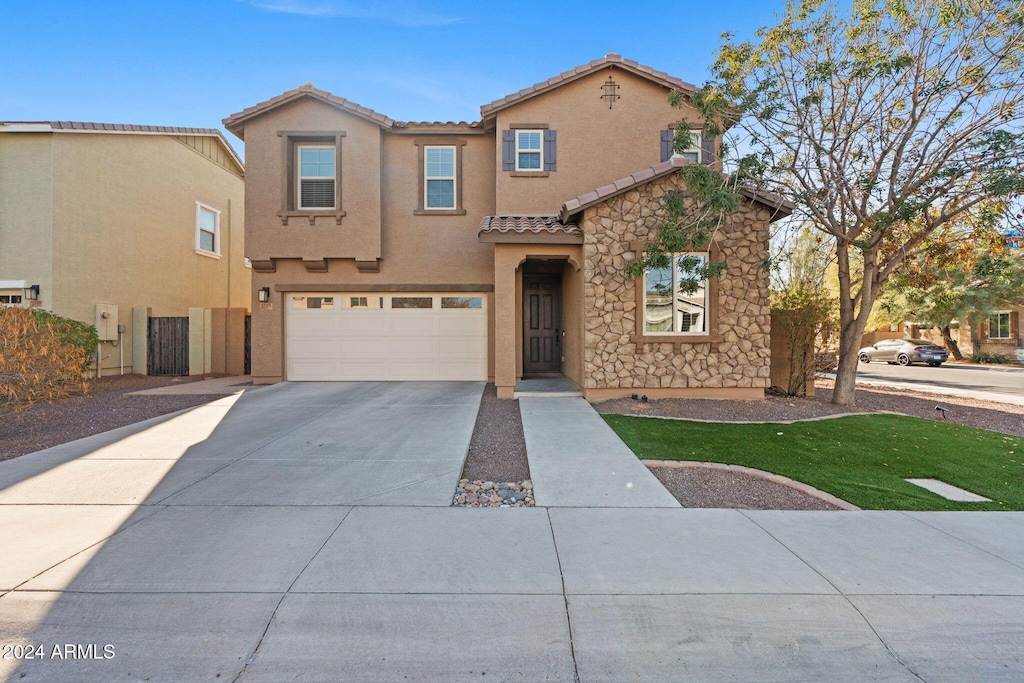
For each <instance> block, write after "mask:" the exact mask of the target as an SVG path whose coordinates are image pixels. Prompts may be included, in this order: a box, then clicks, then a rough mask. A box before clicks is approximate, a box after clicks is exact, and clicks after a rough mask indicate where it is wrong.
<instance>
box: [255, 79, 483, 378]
mask: <svg viewBox="0 0 1024 683" xmlns="http://www.w3.org/2000/svg"><path fill="white" fill-rule="evenodd" d="M280 130H291V131H297V130H298V131H307V130H324V131H326V130H344V131H346V135H345V138H344V140H343V142H342V146H343V149H344V151H343V154H342V158H343V162H342V186H341V187H342V189H341V200H342V207H343V208H344V210H345V211H346V216H345V217H344V218H343V219H342V224H341V225H340V226H338V225H337V224H336V222H335V219H334V218H333V217H329V218H326V219H325V218H317V219H316V225H315V226H312V227H311V226H310V225H309V222H308V220H307V219H304V218H300V219H296V218H290V219H289V224H288V225H286V226H285V225H282V223H281V220H280V218H279V217H278V212H279V211H280V208H281V203H282V193H283V191H284V187H285V185H284V174H285V172H286V169H285V166H284V163H283V159H284V155H283V152H282V147H281V145H282V144H283V143H282V141H281V138H280V137H279V136H278V135H277V131H280ZM245 140H246V155H247V157H246V158H247V164H248V167H249V169H250V171H249V173H248V178H247V182H248V183H249V185H248V187H247V191H248V192H247V198H246V201H247V207H248V209H247V214H246V215H247V216H248V223H247V227H246V230H247V249H249V251H248V254H247V255H248V256H250V257H251V258H253V259H254V260H269V259H274V262H275V269H274V272H256V273H254V278H253V282H252V297H253V300H254V301H255V299H256V291H257V290H259V289H260V288H261V287H269V288H270V289H271V290H272V292H273V294H272V301H271V302H269V303H271V304H272V305H271V306H270V307H266V306H260V305H259V304H254V307H253V308H254V310H253V321H252V324H253V328H252V329H253V340H254V342H253V349H252V373H253V377H254V381H258V382H274V381H278V380H280V379H285V370H284V367H285V366H284V358H285V356H286V354H287V349H286V348H285V330H284V325H285V310H284V307H283V306H282V305H281V302H282V292H288V291H314V292H315V291H364V290H365V288H374V287H376V288H386V287H398V286H400V287H403V288H406V289H408V288H410V287H416V288H418V289H420V290H421V291H444V290H445V288H456V287H461V288H464V291H479V292H483V293H485V294H486V295H487V296H488V297H490V293H491V291H492V289H493V285H494V275H493V273H494V271H493V247H492V245H491V244H487V243H482V242H480V240H479V239H477V231H478V229H479V224H480V219H481V218H482V217H483V216H485V215H489V214H491V213H493V211H494V184H493V177H494V160H493V154H492V152H493V135H481V134H479V133H474V132H468V133H467V131H461V132H460V131H454V132H440V133H436V134H431V133H422V134H415V135H412V134H391V133H385V132H382V131H381V129H380V128H379V127H378V126H377V125H376V124H371V123H369V122H367V121H364V120H363V119H360V118H358V117H355V116H352V115H350V114H347V113H344V112H341V111H339V110H337V109H335V108H333V107H330V106H328V105H325V104H323V103H321V102H319V101H312V100H308V99H307V100H304V101H300V102H296V103H292V104H289V105H287V106H284V107H281V108H279V109H275V110H272V111H270V112H268V113H267V114H265V115H264V116H261V117H257V118H256V119H254V120H251V121H249V122H247V123H246V127H245ZM417 143H420V144H421V145H422V144H424V143H425V144H436V145H449V144H452V145H461V147H462V172H461V195H462V209H463V210H464V213H461V214H458V215H451V214H450V213H445V214H441V215H416V210H417V208H418V206H419V188H420V182H421V180H422V178H421V175H420V166H419V164H420V162H419V147H418V146H417ZM357 149H360V150H371V151H372V153H373V154H376V155H377V156H376V160H375V162H370V161H369V160H368V158H367V159H364V162H360V163H356V160H357V156H356V154H355V152H354V150H357ZM369 153H370V152H367V154H369ZM370 185H374V186H375V188H374V189H373V190H372V191H368V190H365V189H364V188H367V187H369V186H370ZM375 221H376V222H375ZM368 245H369V246H368ZM374 245H376V246H374ZM368 249H369V251H368ZM302 258H306V259H308V260H311V261H312V260H317V261H320V260H321V259H324V258H326V259H327V271H326V272H311V271H309V270H307V268H306V265H304V264H303V262H302V261H301V260H300V259H302ZM357 258H359V259H377V258H379V259H380V261H379V263H378V267H379V270H378V271H377V272H372V271H366V270H360V269H359V267H358V266H357V263H356V259H357ZM488 309H489V313H488V315H489V319H488V327H489V336H490V347H489V349H488V364H489V365H488V368H489V369H488V374H489V376H492V377H493V374H494V369H493V368H494V348H493V342H494V333H493V330H494V306H493V302H492V301H491V300H490V299H489V301H488Z"/></svg>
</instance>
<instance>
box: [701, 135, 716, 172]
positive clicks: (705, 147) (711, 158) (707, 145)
mask: <svg viewBox="0 0 1024 683" xmlns="http://www.w3.org/2000/svg"><path fill="white" fill-rule="evenodd" d="M714 162H715V138H713V137H711V136H710V135H704V134H702V135H701V136H700V163H702V164H704V165H705V166H710V165H711V164H713V163H714Z"/></svg>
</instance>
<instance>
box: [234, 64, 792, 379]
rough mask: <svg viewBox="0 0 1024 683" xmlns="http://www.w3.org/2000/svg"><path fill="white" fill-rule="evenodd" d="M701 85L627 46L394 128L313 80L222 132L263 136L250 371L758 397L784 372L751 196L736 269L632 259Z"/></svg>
mask: <svg viewBox="0 0 1024 683" xmlns="http://www.w3.org/2000/svg"><path fill="white" fill-rule="evenodd" d="M672 90H677V91H679V92H681V93H683V94H684V95H686V94H689V93H692V92H693V90H694V88H693V86H691V85H689V84H687V83H685V82H683V81H681V80H679V79H678V78H675V77H672V76H669V75H667V74H664V73H661V72H659V71H656V70H654V69H652V68H650V67H646V66H643V65H640V64H637V63H636V62H634V61H631V60H627V59H623V58H622V57H620V56H619V55H617V54H615V53H609V54H608V55H606V56H605V57H603V58H601V59H597V60H595V61H593V62H590V63H589V64H584V65H582V66H580V67H577V68H575V69H572V70H571V71H567V72H565V73H562V74H560V75H558V76H555V77H554V78H551V79H548V80H547V81H544V82H542V83H538V84H536V85H533V86H531V87H528V88H526V89H524V90H521V91H519V92H517V93H514V94H511V95H508V96H506V97H503V98H501V99H499V100H497V101H495V102H492V103H490V104H486V105H484V106H483V107H481V120H480V121H477V122H473V123H452V122H445V123H416V122H398V121H394V120H392V119H391V118H389V117H387V116H385V115H383V114H380V113H377V112H375V111H372V110H370V109H367V108H366V107H363V106H360V105H357V104H355V103H354V102H350V101H348V100H346V99H343V98H341V97H337V96H335V95H332V94H330V93H328V92H325V91H323V90H319V89H317V88H315V87H313V86H312V85H311V84H307V85H304V86H302V87H299V88H297V89H295V90H291V91H288V92H285V93H283V94H281V95H278V96H277V97H274V98H272V99H270V100H267V101H265V102H262V103H260V104H257V105H255V106H253V107H250V108H248V109H245V110H243V111H241V112H239V113H237V114H234V115H233V116H230V117H229V118H227V119H225V121H224V124H225V126H226V127H227V128H228V130H230V131H231V132H233V133H235V134H236V135H238V136H239V137H240V138H242V139H243V140H244V141H245V144H246V164H247V176H246V180H247V187H246V253H247V255H248V256H249V257H250V258H251V260H252V264H253V270H254V273H253V295H254V302H256V303H254V310H253V320H252V334H253V352H252V353H253V357H252V372H253V377H254V380H255V381H257V382H275V381H279V380H282V379H286V380H295V381H303V380H481V381H482V380H488V379H491V380H493V381H494V382H495V383H496V385H497V388H498V394H499V396H501V397H505V398H511V397H512V395H513V391H514V386H515V384H516V381H517V380H518V379H520V378H522V377H529V376H532V375H543V374H559V373H560V374H562V375H564V376H565V377H566V378H568V379H569V380H570V381H572V382H573V383H574V384H575V385H577V386H578V387H579V388H580V389H581V390H582V391H583V392H584V393H585V395H586V397H587V398H589V399H594V398H603V397H611V396H622V395H628V394H630V393H633V392H637V391H642V393H644V394H647V395H649V396H651V397H655V396H721V397H733V398H760V397H762V396H763V393H764V389H765V387H767V386H768V383H769V360H770V359H769V355H770V354H769V344H768V334H769V311H768V277H767V273H765V272H764V271H763V270H762V269H761V264H762V262H763V259H764V257H765V256H766V254H767V240H768V225H769V223H770V221H772V220H774V218H776V217H778V216H782V215H784V214H785V213H786V212H788V210H789V208H790V205H788V204H785V203H783V205H780V203H779V202H778V201H772V199H771V198H769V197H766V196H762V195H757V194H755V193H750V194H749V199H748V201H747V202H746V203H745V205H744V206H743V207H741V209H740V210H739V211H738V212H736V213H735V214H733V215H732V216H731V217H730V218H729V220H728V221H727V223H726V224H725V225H724V226H723V227H722V229H721V230H720V231H719V232H718V234H717V235H716V237H715V239H714V240H713V242H712V243H711V244H708V245H703V247H702V249H701V251H700V252H699V255H700V256H701V257H702V258H710V259H713V260H715V261H719V260H723V259H724V260H725V262H726V264H727V265H726V272H725V274H724V275H723V276H721V277H719V278H715V279H713V280H712V281H709V282H707V283H705V285H704V287H703V288H702V289H701V290H700V291H699V292H697V293H695V294H693V295H689V296H683V294H682V293H681V292H680V291H679V288H678V280H679V275H678V273H677V272H676V269H675V268H671V269H666V270H665V271H662V272H652V273H648V274H647V276H646V277H645V278H644V279H642V280H637V281H633V280H628V279H626V278H625V277H624V275H623V269H624V266H625V263H626V261H627V260H628V259H630V258H632V257H633V256H634V255H636V254H639V253H641V252H642V251H643V250H644V248H645V246H646V245H647V243H648V242H649V241H650V240H651V239H652V237H653V235H654V234H655V233H656V231H657V229H658V227H659V226H660V224H661V223H662V222H663V220H664V218H665V216H666V212H665V210H664V207H663V197H664V195H665V193H666V192H668V191H670V190H674V189H682V186H681V182H680V178H679V176H678V173H677V171H678V168H679V167H681V166H682V165H683V164H686V163H694V162H696V163H713V162H714V160H715V152H716V149H717V145H718V142H719V141H718V140H713V139H707V140H700V139H699V137H698V139H697V144H696V146H695V147H694V148H693V149H692V150H689V151H688V153H686V154H683V155H672V153H671V152H672V150H671V132H670V129H671V128H672V127H673V126H674V124H675V123H676V122H677V121H679V120H680V119H681V118H683V117H685V118H687V120H690V121H696V120H698V117H697V116H696V114H695V112H693V111H692V110H688V109H687V108H686V107H685V106H684V108H683V109H682V110H678V109H674V108H673V107H671V106H670V105H669V101H668V96H669V92H670V91H672Z"/></svg>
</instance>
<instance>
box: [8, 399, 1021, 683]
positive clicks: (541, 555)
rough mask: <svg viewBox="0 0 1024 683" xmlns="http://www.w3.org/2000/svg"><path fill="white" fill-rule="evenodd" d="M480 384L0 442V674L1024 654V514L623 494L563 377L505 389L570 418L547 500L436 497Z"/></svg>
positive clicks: (538, 433) (957, 671) (987, 671)
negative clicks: (31, 447) (677, 501)
mask: <svg viewBox="0 0 1024 683" xmlns="http://www.w3.org/2000/svg"><path fill="white" fill-rule="evenodd" d="M479 392H480V388H479V386H478V385H475V386H474V385H451V384H441V383H438V384H435V385H432V386H427V385H390V386H387V385H380V384H375V383H362V384H346V385H340V384H339V385H332V384H313V385H294V384H283V385H276V386H274V387H270V388H267V389H261V390H260V391H258V392H252V393H251V394H248V393H247V394H245V395H242V396H230V397H226V398H222V399H219V400H218V401H215V402H213V403H211V404H208V405H206V406H203V407H201V408H196V409H192V410H189V411H185V412H183V413H181V414H178V415H176V416H172V417H169V418H166V419H161V420H155V421H151V422H150V423H147V424H146V425H142V426H139V427H136V428H134V429H129V430H118V431H117V432H114V433H109V434H106V435H100V436H98V437H90V439H88V440H83V441H82V442H77V443H76V444H68V445H65V446H63V447H58V448H57V449H51V450H50V451H44V452H41V453H39V454H34V455H30V456H24V457H22V458H17V459H15V460H13V461H9V462H3V463H0V525H2V526H0V528H3V529H5V530H6V534H5V537H4V551H3V556H4V557H3V561H2V562H0V646H5V645H6V646H10V655H11V656H9V657H8V658H7V659H0V680H9V681H22V680H24V681H94V680H95V681H99V680H103V681H109V680H153V681H185V680H188V681H193V680H218V681H241V682H245V681H275V682H276V681H282V680H290V679H300V680H308V681H331V682H335V681H360V682H362V681H394V680H405V679H408V680H420V681H463V680H465V681H469V680H472V681H480V680H498V681H505V680H517V681H519V680H521V681H539V680H548V681H583V682H585V683H589V682H591V681H609V682H611V681H615V682H617V681H625V680H639V681H679V680H699V681H809V680H828V681H858V682H859V681H917V682H919V681H922V680H924V681H929V682H933V681H957V682H959V681H976V680H985V681H1019V680H1022V679H1024V628H1022V627H1021V624H1024V544H1022V543H1021V540H1020V539H1021V538H1024V514H1022V513H913V514H908V513H899V512H831V513H827V512H749V511H737V510H696V509H683V508H679V507H660V506H659V507H633V506H632V504H633V503H635V502H636V501H638V500H639V499H640V498H639V497H633V496H638V494H636V493H627V494H625V495H622V494H621V492H617V493H616V494H615V495H613V496H610V497H604V495H605V494H604V493H603V491H602V490H601V488H602V487H604V486H605V485H607V484H608V483H609V482H611V483H612V484H613V488H614V483H615V482H620V481H622V480H621V479H619V476H620V475H619V474H616V475H614V477H612V476H610V475H609V476H605V475H606V473H608V472H611V471H615V472H619V462H623V463H624V461H622V460H615V458H619V456H621V455H623V454H622V453H621V452H620V453H618V454H616V453H614V451H615V450H616V449H617V448H618V447H617V446H615V444H614V442H611V441H609V440H607V439H605V438H604V437H603V436H602V430H600V429H598V428H597V427H598V425H597V423H595V422H593V420H592V419H591V418H594V419H597V420H599V421H600V418H599V417H597V416H596V414H595V413H594V411H593V410H592V409H590V408H589V406H587V405H586V404H585V403H583V404H582V405H581V404H580V403H577V402H575V401H574V400H573V399H523V414H524V423H527V424H529V425H531V426H530V427H528V428H527V434H528V438H529V439H533V440H534V441H539V442H544V441H545V440H546V439H548V436H550V434H548V435H547V436H545V434H544V430H548V431H549V432H550V431H551V430H554V429H555V427H554V425H559V424H560V425H561V426H562V428H563V429H564V430H565V431H566V433H567V434H572V436H571V437H568V436H567V437H566V438H565V439H563V440H561V441H559V442H558V443H557V444H556V443H549V445H548V446H547V448H548V452H547V453H546V454H544V453H541V454H540V455H539V456H538V457H540V458H541V460H542V461H543V460H545V459H547V460H548V462H547V463H544V462H541V463H539V465H538V468H539V469H537V471H536V472H535V475H536V474H540V480H539V481H538V483H537V495H538V500H539V501H540V500H541V497H542V496H549V495H550V497H551V500H552V501H554V503H555V504H552V505H549V506H545V507H538V508H506V509H471V508H453V507H450V506H448V505H446V504H440V503H437V502H435V501H440V500H443V499H444V498H446V497H447V498H449V499H450V496H451V493H452V492H453V490H454V484H455V480H454V479H453V478H452V477H455V478H457V476H458V472H457V471H455V472H454V473H452V472H449V469H450V467H449V464H450V457H449V454H451V453H459V452H460V451H461V453H462V455H464V454H465V449H466V448H467V447H468V443H469V438H470V434H471V431H472V429H471V427H472V416H474V415H475V410H476V404H477V403H478V402H479ZM474 401H475V402H474ZM543 401H559V403H557V404H550V403H549V404H545V403H543ZM562 401H566V402H565V403H562ZM584 408H585V409H584ZM588 410H589V412H587V411H588ZM467 416H468V417H467ZM600 422H601V425H603V424H604V423H603V421H600ZM606 429H607V428H606ZM531 434H532V436H531ZM548 441H550V440H549V439H548ZM620 443H621V442H620ZM378 448H379V450H375V449H378ZM556 448H561V449H562V452H563V454H564V455H565V456H566V457H567V458H569V459H570V461H571V460H572V459H578V460H579V461H580V463H570V464H569V465H564V466H562V465H558V464H557V463H553V462H551V460H552V459H553V458H554V457H555V450H556ZM373 453H375V454H376V455H372V456H371V455H370V454H373ZM388 453H393V458H394V462H391V463H390V464H389V461H388V460H387V458H386V455H387V454H388ZM586 454H591V455H592V457H593V459H594V463H595V464H594V466H593V467H592V468H591V469H592V470H593V471H592V472H590V473H588V472H587V471H586V469H587V468H586V466H585V465H584V464H583V462H584V458H586V457H587V455H586ZM361 455H365V456H366V457H372V458H373V459H371V460H366V459H364V458H361V457H360V456H361ZM531 457H533V451H531ZM613 460H615V464H614V466H610V467H609V466H606V465H607V464H610V463H612V462H613ZM417 462H419V463H421V465H422V466H424V467H426V466H427V465H430V466H431V467H432V468H433V469H432V470H431V471H432V472H435V473H437V476H431V475H429V473H426V472H425V473H424V474H425V476H424V477H423V478H421V479H419V480H418V481H417V483H416V484H415V485H414V486H411V487H402V486H400V485H399V486H398V487H397V488H395V489H394V490H390V491H385V492H383V493H378V494H374V495H372V496H371V497H369V498H360V497H359V496H353V495H352V494H351V490H352V489H351V488H349V486H350V485H352V484H353V483H354V480H353V479H352V477H356V479H358V477H369V476H370V475H369V474H368V473H369V472H371V471H375V472H376V476H378V479H364V480H363V481H365V482H370V481H378V482H380V483H381V484H382V485H385V486H386V482H387V480H388V477H400V476H406V475H405V474H404V473H405V472H406V470H407V469H408V468H415V467H416V466H417V465H416V463H417ZM431 463H432V464H431ZM531 466H533V461H532V460H531ZM353 467H355V469H353ZM560 467H561V469H559V468H560ZM360 468H362V469H360ZM456 470H457V468H456ZM545 472H547V473H549V474H545ZM556 472H561V473H562V475H564V476H570V477H577V476H579V477H585V478H584V479H582V480H581V481H582V482H583V483H584V484H585V486H581V491H582V493H580V494H579V495H580V499H579V502H580V504H581V505H583V506H581V507H573V506H571V505H568V504H567V503H568V502H569V496H570V495H574V494H570V493H569V492H568V491H562V490H561V489H559V487H558V486H556V485H555V484H553V483H547V484H545V483H544V481H545V477H549V476H552V475H553V474H554V473H556ZM360 473H361V474H360ZM629 476H630V479H629V481H632V480H633V479H637V481H639V478H636V477H633V476H632V474H630V475H629ZM394 483H395V484H400V483H401V482H399V481H397V480H395V482H394ZM645 486H646V485H643V486H641V485H637V484H636V483H635V482H634V487H633V488H631V489H626V491H630V492H632V491H634V489H637V490H640V489H641V488H643V487H645ZM545 490H546V491H547V493H545ZM403 491H407V492H410V495H409V496H406V495H404V494H403V493H402V492H403ZM588 492H589V493H590V494H592V495H590V496H589V497H587V495H586V494H587V493H588ZM647 495H648V494H647V493H644V494H643V496H647ZM651 495H652V498H651V500H654V498H655V494H651ZM656 502H657V501H655V503H656ZM584 506H585V507H584ZM15 646H18V647H17V648H16V647H15ZM25 646H31V649H26V647H25ZM108 646H109V647H108ZM69 647H70V649H68V648H69ZM55 653H56V654H55Z"/></svg>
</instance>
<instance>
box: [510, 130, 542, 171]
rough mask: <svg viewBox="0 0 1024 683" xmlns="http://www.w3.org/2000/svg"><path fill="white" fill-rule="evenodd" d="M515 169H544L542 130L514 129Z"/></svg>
mask: <svg viewBox="0 0 1024 683" xmlns="http://www.w3.org/2000/svg"><path fill="white" fill-rule="evenodd" d="M516 170H517V171H543V170H544V131H541V130H517V131H516Z"/></svg>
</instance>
